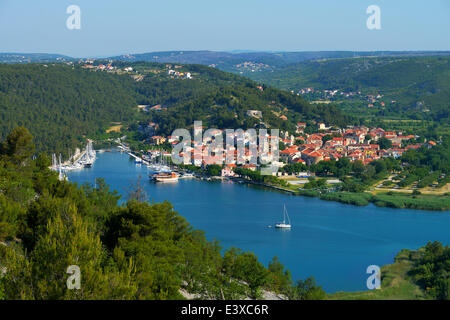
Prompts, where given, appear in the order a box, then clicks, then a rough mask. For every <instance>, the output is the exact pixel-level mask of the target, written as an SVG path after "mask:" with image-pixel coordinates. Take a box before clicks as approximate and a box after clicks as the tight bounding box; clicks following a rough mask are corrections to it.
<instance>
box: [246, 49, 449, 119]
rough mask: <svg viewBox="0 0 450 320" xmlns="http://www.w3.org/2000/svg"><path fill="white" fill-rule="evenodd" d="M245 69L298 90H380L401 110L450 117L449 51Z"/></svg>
mask: <svg viewBox="0 0 450 320" xmlns="http://www.w3.org/2000/svg"><path fill="white" fill-rule="evenodd" d="M243 74H244V75H247V76H249V77H251V78H252V79H254V80H256V81H261V82H264V83H266V84H268V85H271V86H274V87H277V88H280V89H285V90H294V91H296V92H297V91H298V90H299V89H302V88H306V87H313V88H314V89H319V90H324V89H331V90H334V89H339V90H345V91H347V92H348V91H353V92H356V91H362V92H363V94H375V95H376V94H378V93H380V94H382V95H384V96H386V97H389V98H390V99H391V100H395V101H396V102H397V104H396V105H397V107H396V108H397V112H398V113H402V112H405V113H408V112H409V115H410V116H412V117H419V118H420V117H422V118H424V117H425V118H426V117H430V118H432V119H434V120H441V119H443V120H444V121H446V119H448V117H449V108H448V101H449V100H450V57H449V56H435V57H431V56H429V57H360V58H350V59H349V58H347V59H324V60H316V61H306V62H301V63H297V64H290V65H288V66H284V67H282V68H278V69H276V70H270V71H267V70H263V71H261V72H244V73H243ZM420 115H421V116H420Z"/></svg>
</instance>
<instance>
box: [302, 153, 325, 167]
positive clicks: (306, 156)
mask: <svg viewBox="0 0 450 320" xmlns="http://www.w3.org/2000/svg"><path fill="white" fill-rule="evenodd" d="M309 150H310V149H307V150H303V151H302V154H301V157H302V159H303V160H305V162H306V164H307V165H311V164H316V163H318V162H319V161H322V160H323V156H322V155H321V154H320V153H319V152H317V151H312V152H310V151H309Z"/></svg>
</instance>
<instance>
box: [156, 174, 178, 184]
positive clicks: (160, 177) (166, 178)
mask: <svg viewBox="0 0 450 320" xmlns="http://www.w3.org/2000/svg"><path fill="white" fill-rule="evenodd" d="M153 179H154V180H155V181H156V182H176V181H178V175H177V174H176V173H175V172H170V173H157V174H154V175H153Z"/></svg>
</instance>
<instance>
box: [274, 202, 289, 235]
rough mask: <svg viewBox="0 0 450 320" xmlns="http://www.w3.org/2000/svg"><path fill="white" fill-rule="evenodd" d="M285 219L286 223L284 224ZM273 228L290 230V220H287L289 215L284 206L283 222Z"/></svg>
mask: <svg viewBox="0 0 450 320" xmlns="http://www.w3.org/2000/svg"><path fill="white" fill-rule="evenodd" d="M286 218H287V221H288V223H286ZM275 228H282V229H290V228H291V220H290V219H289V215H288V213H287V210H286V206H285V205H283V222H279V223H277V224H275Z"/></svg>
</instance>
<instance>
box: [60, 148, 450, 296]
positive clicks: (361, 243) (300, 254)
mask: <svg viewBox="0 0 450 320" xmlns="http://www.w3.org/2000/svg"><path fill="white" fill-rule="evenodd" d="M139 176H141V177H142V185H143V186H144V187H145V190H146V192H147V194H148V196H149V199H150V200H151V201H155V202H161V201H164V200H168V201H170V202H171V203H172V204H173V206H174V208H175V210H176V211H177V212H178V213H179V214H180V215H182V216H184V217H185V218H186V219H187V220H188V222H189V223H190V224H191V225H193V226H194V227H195V228H197V229H201V230H204V231H205V232H206V237H207V238H208V239H209V240H212V239H217V240H219V241H220V243H221V245H222V246H223V247H224V248H228V247H230V246H235V247H239V248H241V249H243V250H244V251H253V252H254V253H255V254H256V255H257V256H258V258H259V259H260V261H261V262H262V263H264V264H265V265H267V264H268V262H269V261H270V260H271V259H272V257H273V256H277V257H278V258H279V260H280V261H281V262H282V263H283V264H284V265H285V267H286V268H288V269H289V270H290V271H291V274H292V278H293V279H294V280H296V279H304V278H306V277H308V276H311V275H312V276H314V277H315V279H316V281H317V283H318V284H320V285H322V287H323V288H324V289H325V291H327V292H330V293H331V292H336V291H359V290H367V287H366V279H367V277H368V276H369V274H367V273H366V269H367V267H368V266H369V265H378V266H380V267H381V266H382V265H385V264H390V263H392V262H393V258H394V256H395V255H396V254H397V253H398V251H400V250H401V249H402V248H409V249H416V248H418V247H421V246H423V245H425V244H426V243H427V242H428V241H429V240H438V241H441V242H442V243H444V244H449V243H450V211H445V212H433V211H422V210H407V209H391V208H380V207H376V206H374V205H372V204H370V205H368V206H366V207H357V206H352V205H346V204H342V203H338V202H328V201H323V200H320V199H317V198H308V197H301V196H293V195H289V194H286V193H282V192H277V191H274V190H269V189H266V188H261V187H257V186H251V185H241V184H235V183H231V182H209V181H199V180H195V179H185V180H180V181H179V182H178V183H166V184H164V183H151V182H149V181H148V177H147V167H146V166H139V165H135V164H134V161H130V160H129V156H128V155H127V154H125V153H119V152H115V151H113V152H104V153H97V160H96V162H95V164H94V165H93V167H92V168H88V169H83V170H80V171H72V172H69V173H68V178H69V180H70V181H72V182H77V183H79V184H82V183H85V182H89V183H92V184H94V181H95V178H99V177H101V178H104V179H105V180H106V182H107V183H108V184H109V185H110V186H111V189H115V190H117V191H118V192H119V193H120V194H122V195H126V194H127V190H129V188H130V186H131V185H132V184H135V183H136V182H137V180H138V178H139ZM283 205H286V209H287V210H288V213H289V216H290V219H291V223H292V229H291V230H277V229H275V228H273V227H269V226H273V225H274V224H275V223H276V222H278V221H280V220H281V219H282V212H283Z"/></svg>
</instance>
